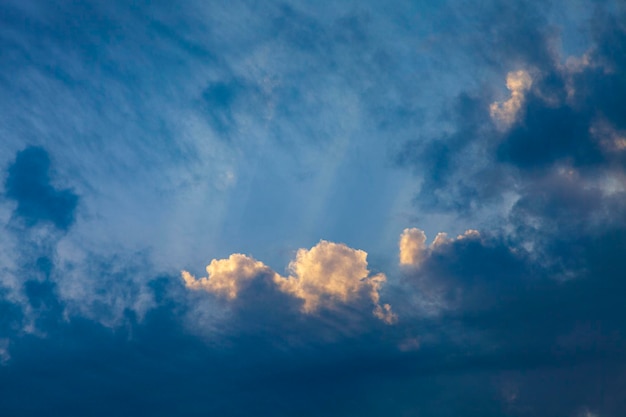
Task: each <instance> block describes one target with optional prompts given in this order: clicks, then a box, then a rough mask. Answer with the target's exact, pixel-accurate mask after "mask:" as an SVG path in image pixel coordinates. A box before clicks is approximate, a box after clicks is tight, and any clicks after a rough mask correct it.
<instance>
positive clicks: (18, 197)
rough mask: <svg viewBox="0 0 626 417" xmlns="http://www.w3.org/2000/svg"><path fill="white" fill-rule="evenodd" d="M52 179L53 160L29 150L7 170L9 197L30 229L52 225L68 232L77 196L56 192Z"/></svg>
mask: <svg viewBox="0 0 626 417" xmlns="http://www.w3.org/2000/svg"><path fill="white" fill-rule="evenodd" d="M51 180H52V179H51V178H50V157H49V156H48V153H47V152H46V150H45V149H43V148H39V147H29V148H26V149H24V150H23V151H20V152H18V154H17V156H16V157H15V162H14V163H13V164H12V165H11V166H10V167H9V169H8V176H7V179H6V182H5V190H6V196H7V197H8V198H10V199H12V200H15V201H16V202H17V208H16V209H15V215H16V216H18V217H20V218H22V219H23V220H24V221H25V222H26V224H27V225H29V226H32V225H34V224H36V223H39V222H51V223H52V224H54V225H55V226H56V227H57V228H59V229H61V230H67V229H68V228H69V227H70V226H71V224H72V223H73V222H74V215H75V210H76V207H77V205H78V196H77V195H76V194H74V193H73V192H72V191H71V190H64V189H57V188H56V187H55V186H54V185H53V183H52V182H51Z"/></svg>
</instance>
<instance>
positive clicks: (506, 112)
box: [489, 70, 533, 128]
mask: <svg viewBox="0 0 626 417" xmlns="http://www.w3.org/2000/svg"><path fill="white" fill-rule="evenodd" d="M532 84H533V80H532V78H531V76H530V74H529V73H528V71H525V70H518V71H513V72H509V73H508V74H507V76H506V88H508V89H509V90H510V91H511V97H510V98H509V99H508V100H506V101H504V102H501V103H499V102H495V103H492V104H491V106H489V112H490V114H491V117H492V118H493V119H494V120H495V121H496V122H497V123H498V125H499V126H500V127H501V128H508V127H509V126H511V125H512V124H513V123H514V122H515V121H516V120H517V117H518V113H519V111H520V109H522V106H523V104H524V100H525V99H526V97H525V94H526V92H527V91H528V90H530V87H532Z"/></svg>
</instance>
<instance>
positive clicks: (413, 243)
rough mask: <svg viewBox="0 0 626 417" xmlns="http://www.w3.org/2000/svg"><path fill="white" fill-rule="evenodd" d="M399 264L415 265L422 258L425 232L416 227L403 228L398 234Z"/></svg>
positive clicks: (425, 249)
mask: <svg viewBox="0 0 626 417" xmlns="http://www.w3.org/2000/svg"><path fill="white" fill-rule="evenodd" d="M399 246H400V265H417V264H419V263H420V262H421V261H422V259H423V258H424V256H425V254H426V251H427V248H426V234H425V233H424V231H423V230H420V229H417V228H415V227H414V228H411V229H404V231H403V232H402V234H401V235H400V243H399Z"/></svg>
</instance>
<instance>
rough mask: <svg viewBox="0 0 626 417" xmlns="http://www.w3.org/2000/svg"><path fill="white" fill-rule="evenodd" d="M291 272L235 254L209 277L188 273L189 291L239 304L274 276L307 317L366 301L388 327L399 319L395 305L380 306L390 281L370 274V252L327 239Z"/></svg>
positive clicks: (300, 256)
mask: <svg viewBox="0 0 626 417" xmlns="http://www.w3.org/2000/svg"><path fill="white" fill-rule="evenodd" d="M288 270H289V276H288V277H283V276H281V275H279V274H277V273H276V272H274V271H272V270H271V269H270V268H269V267H268V266H266V265H265V264H263V263H262V262H259V261H256V260H255V259H253V258H251V257H249V256H246V255H242V254H233V255H231V256H230V257H229V258H228V259H220V260H216V259H214V260H212V261H211V263H210V264H209V266H207V273H208V277H206V278H200V279H196V278H194V277H193V276H192V275H191V274H190V273H189V272H187V271H182V279H183V281H184V284H185V286H186V287H187V288H189V289H192V290H204V291H207V292H209V293H213V294H216V295H218V296H222V297H225V298H227V299H229V300H233V299H235V298H236V297H237V296H238V294H239V292H240V290H241V289H242V288H243V287H244V286H246V285H248V284H249V283H250V282H251V281H252V280H254V279H255V278H257V277H259V276H261V275H268V274H269V275H271V276H272V277H273V282H274V284H275V285H276V287H277V289H278V290H280V291H281V292H283V293H285V294H289V295H291V296H293V297H295V298H298V299H300V300H302V301H303V305H302V312H303V313H305V314H310V313H313V312H315V311H317V310H319V309H320V308H327V309H332V308H335V307H336V306H337V305H339V304H348V303H352V302H355V301H358V300H360V299H362V298H363V297H366V298H369V300H370V301H371V302H372V303H373V304H374V311H373V314H374V316H376V317H377V318H379V319H380V320H382V321H384V322H385V323H388V324H391V323H394V322H395V321H396V320H397V316H396V315H395V314H394V313H393V311H392V309H391V306H390V305H389V304H384V305H381V304H380V289H381V288H382V285H383V284H384V283H385V282H386V280H387V278H386V277H385V275H384V274H382V273H379V274H371V273H370V271H369V269H368V265H367V253H366V252H365V251H362V250H358V249H352V248H350V247H348V246H346V245H344V244H341V243H333V242H328V241H325V240H322V241H320V242H319V243H318V244H317V245H315V246H314V247H312V248H311V249H299V250H298V252H297V253H296V258H295V259H294V260H293V261H292V262H291V263H290V264H289V268H288Z"/></svg>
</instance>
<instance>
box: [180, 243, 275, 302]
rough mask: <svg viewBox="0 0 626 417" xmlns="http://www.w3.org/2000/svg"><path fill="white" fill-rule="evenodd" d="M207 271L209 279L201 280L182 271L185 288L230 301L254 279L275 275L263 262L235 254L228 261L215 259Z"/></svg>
mask: <svg viewBox="0 0 626 417" xmlns="http://www.w3.org/2000/svg"><path fill="white" fill-rule="evenodd" d="M206 271H207V274H208V277H205V278H199V279H196V278H195V277H194V276H192V275H191V274H190V273H189V272H187V271H182V277H183V281H184V282H185V286H186V287H187V288H189V289H192V290H205V291H207V292H210V293H213V294H216V295H219V296H222V297H226V298H228V299H230V300H233V299H235V298H237V294H238V293H239V291H240V290H241V289H242V287H244V286H245V285H246V284H247V283H248V282H249V281H251V280H252V279H254V278H256V277H258V276H260V275H262V274H272V273H273V272H272V270H271V269H270V268H269V267H268V266H266V265H265V264H263V262H259V261H256V260H254V259H253V258H251V257H249V256H246V255H242V254H240V253H234V254H232V255H230V256H229V257H228V259H213V260H212V261H211V263H210V264H209V265H208V266H207V267H206Z"/></svg>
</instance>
